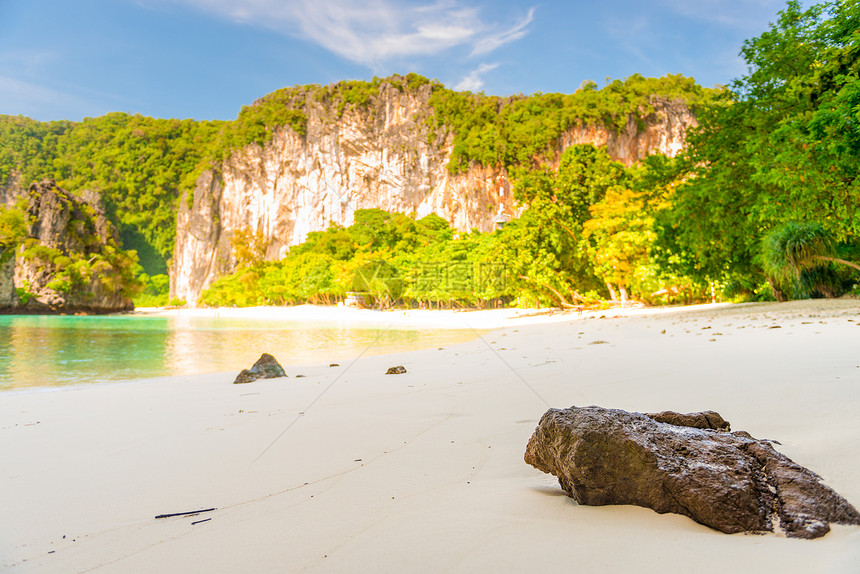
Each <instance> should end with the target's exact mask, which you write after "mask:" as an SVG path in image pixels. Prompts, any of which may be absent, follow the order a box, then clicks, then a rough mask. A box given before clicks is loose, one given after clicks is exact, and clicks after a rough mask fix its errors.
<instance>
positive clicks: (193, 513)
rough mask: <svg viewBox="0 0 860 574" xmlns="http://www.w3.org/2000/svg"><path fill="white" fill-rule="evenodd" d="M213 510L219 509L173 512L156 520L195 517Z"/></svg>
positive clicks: (161, 515) (160, 515) (159, 516)
mask: <svg viewBox="0 0 860 574" xmlns="http://www.w3.org/2000/svg"><path fill="white" fill-rule="evenodd" d="M213 510H217V508H205V509H203V510H189V511H188V512H172V513H170V514H159V515H158V516H156V517H155V519H156V520H158V519H159V518H173V517H174V516H195V515H197V514H203V513H204V512H212V511H213Z"/></svg>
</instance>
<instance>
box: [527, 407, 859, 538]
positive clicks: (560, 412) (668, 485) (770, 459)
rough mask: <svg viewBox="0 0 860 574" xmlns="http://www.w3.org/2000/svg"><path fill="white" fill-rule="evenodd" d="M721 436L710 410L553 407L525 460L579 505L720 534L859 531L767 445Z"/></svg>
mask: <svg viewBox="0 0 860 574" xmlns="http://www.w3.org/2000/svg"><path fill="white" fill-rule="evenodd" d="M651 417H655V418H656V419H658V420H655V418H651ZM658 421H672V422H674V423H675V424H671V423H670V422H658ZM709 426H713V427H717V428H707V427H709ZM700 427H701V428H700ZM718 429H728V423H727V422H726V421H724V420H723V419H722V417H720V416H719V415H718V414H717V413H713V412H712V411H708V412H706V413H693V414H691V415H680V414H678V413H671V412H664V413H659V414H655V415H644V414H640V413H629V412H626V411H622V410H617V409H605V408H601V407H571V408H569V409H550V410H548V411H547V412H546V413H545V414H544V415H543V417H542V418H541V420H540V423H539V424H538V427H537V429H536V430H535V433H534V435H533V436H532V438H531V440H529V443H528V446H527V447H526V454H525V460H526V462H527V463H529V464H531V465H532V466H534V467H536V468H538V469H540V470H542V471H544V472H548V473H551V474H553V475H555V476H556V477H558V481H559V484H560V485H561V487H562V489H564V490H565V491H566V492H567V493H568V495H570V496H571V497H572V498H574V499H575V500H576V501H577V502H579V503H580V504H589V505H604V504H635V505H637V506H644V507H646V508H651V509H653V510H655V511H657V512H659V513H661V514H662V513H666V512H674V513H677V514H683V515H684V516H689V517H690V518H692V519H693V520H695V521H696V522H700V523H702V524H705V525H707V526H710V527H712V528H715V529H717V530H720V531H721V532H726V533H735V532H759V533H760V532H772V531H774V530H777V531H782V532H784V533H785V535H786V536H789V537H793V538H817V537H819V536H823V535H824V534H826V533H827V532H829V531H830V524H829V523H830V522H834V523H837V524H860V514H858V512H857V510H856V509H855V508H854V507H853V506H851V504H849V503H848V502H847V501H846V500H845V499H844V498H842V497H841V496H840V495H839V494H837V493H836V492H834V491H833V490H832V489H830V488H829V487H827V486H825V485H824V484H822V483H821V477H820V476H818V475H817V474H815V473H814V472H812V471H810V470H808V469H806V468H804V467H802V466H800V465H798V464H796V463H794V462H793V461H792V460H790V459H789V458H788V457H786V456H784V455H782V454H780V453H778V452H777V451H776V450H774V448H773V447H772V446H771V444H770V442H768V441H763V440H757V439H754V438H752V437H751V436H749V434H748V433H745V432H743V431H740V432H736V433H729V432H725V431H722V430H718Z"/></svg>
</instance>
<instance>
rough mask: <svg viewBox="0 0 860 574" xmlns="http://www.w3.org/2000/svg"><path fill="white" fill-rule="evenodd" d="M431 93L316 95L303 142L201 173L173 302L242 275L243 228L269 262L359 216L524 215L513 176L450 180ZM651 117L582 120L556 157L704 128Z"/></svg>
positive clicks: (668, 115) (465, 220)
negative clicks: (347, 98)
mask: <svg viewBox="0 0 860 574" xmlns="http://www.w3.org/2000/svg"><path fill="white" fill-rule="evenodd" d="M431 95H432V87H431V86H430V85H425V86H422V87H420V88H417V89H414V90H403V89H401V88H400V87H398V86H397V84H396V82H388V81H385V82H383V84H382V85H381V86H380V88H379V91H378V93H377V94H375V95H374V96H373V97H372V98H371V101H370V102H369V103H368V106H367V107H366V108H351V107H346V108H343V107H341V106H339V105H338V103H337V101H335V100H324V101H323V100H319V99H318V98H316V97H315V96H314V95H313V91H309V92H308V94H307V97H306V99H305V102H304V107H303V111H304V113H305V114H306V115H307V125H306V129H305V130H304V133H301V134H300V133H298V132H296V131H294V130H293V128H291V127H290V126H286V125H285V126H280V127H277V128H274V129H273V130H272V137H271V141H269V142H268V143H266V144H265V145H263V146H260V145H257V144H251V145H248V146H246V147H245V148H243V149H239V150H236V151H235V152H234V153H232V154H231V155H230V157H228V158H226V159H225V160H224V161H223V162H221V163H219V164H218V165H217V166H216V167H215V169H213V170H207V171H205V172H204V173H202V174H201V176H200V177H199V178H198V180H197V182H196V187H195V189H194V190H193V193H192V192H190V191H189V195H187V196H186V197H184V198H182V199H181V200H180V201H179V213H178V214H177V229H176V247H175V249H174V252H173V259H172V261H173V267H172V269H171V273H170V294H171V297H177V298H179V299H183V300H186V301H188V303H189V305H191V306H193V305H194V304H195V302H196V301H197V298H198V296H199V294H200V293H201V292H202V291H203V290H204V289H206V288H207V287H209V286H210V285H212V283H213V282H214V281H215V280H216V279H217V278H218V277H219V276H221V275H224V274H227V273H231V272H233V271H234V270H235V269H236V265H237V260H236V256H235V253H234V249H233V246H232V243H231V239H232V238H233V236H234V234H235V233H236V232H237V231H240V230H244V229H251V230H256V231H259V232H260V233H262V235H263V238H264V239H265V242H266V245H267V249H266V254H265V258H266V260H270V261H271V260H278V259H281V258H282V257H284V255H285V254H286V253H287V251H288V250H289V248H290V246H292V245H296V244H298V243H301V242H303V241H304V240H305V239H306V238H307V235H308V233H309V232H312V231H323V230H325V229H327V228H328V226H329V225H330V224H331V223H337V224H339V225H343V226H348V225H351V224H352V223H353V221H354V215H355V211H356V210H357V209H367V208H375V207H384V208H385V209H386V210H387V211H397V212H400V213H415V214H416V216H417V217H424V216H426V215H429V214H430V213H435V214H436V215H439V216H441V217H443V218H444V219H445V220H447V221H449V222H451V225H452V226H453V227H454V228H456V229H457V230H459V231H470V230H472V229H479V230H480V231H485V232H487V231H492V230H493V229H494V226H495V222H494V220H495V218H496V214H497V213H498V212H499V208H501V210H502V213H503V214H505V215H508V216H513V217H516V216H517V215H518V214H519V213H520V212H521V210H520V207H519V206H518V204H517V201H516V198H515V197H514V194H513V189H512V184H511V177H510V174H508V173H507V171H506V170H505V169H504V168H499V167H495V166H481V165H478V164H473V165H471V166H470V167H469V168H468V169H467V170H465V171H463V172H461V173H456V174H453V173H451V172H450V171H449V170H448V167H447V166H448V163H449V161H450V160H451V154H452V151H453V147H454V145H453V144H454V136H453V132H452V131H451V130H450V129H448V128H444V127H440V128H436V129H434V133H433V135H432V136H431V133H430V132H431V128H430V122H428V119H432V118H433V117H434V116H435V113H434V110H433V107H432V106H431V104H430V99H431ZM651 106H652V108H653V113H650V114H648V115H646V116H645V117H643V118H641V121H640V120H639V119H638V118H636V117H635V116H633V115H632V114H631V115H630V116H629V118H628V121H627V125H626V126H625V127H624V128H623V129H618V128H616V127H615V126H612V127H607V126H605V125H602V124H601V123H599V122H591V123H588V122H584V121H583V122H574V123H573V125H571V127H570V128H569V129H568V130H566V131H565V132H564V133H562V134H561V136H560V138H559V140H558V141H557V142H556V145H555V148H554V149H553V150H551V151H550V152H549V158H548V159H549V162H550V163H551V164H553V167H557V165H558V162H559V161H560V155H561V153H562V152H563V151H564V150H565V149H567V148H568V147H570V146H572V145H576V144H594V145H595V146H597V147H602V146H606V148H607V151H608V152H609V155H610V156H611V157H612V159H613V160H617V161H621V162H623V163H624V164H626V165H631V164H632V163H634V162H636V161H638V160H640V159H642V158H644V157H646V156H648V155H650V154H652V153H654V152H660V153H663V154H664V155H668V156H674V155H675V154H676V153H677V152H678V151H679V150H680V149H681V148H682V147H683V145H684V141H685V132H686V130H687V128H689V127H691V126H694V125H696V120H695V117H694V115H693V113H692V111H691V110H690V108H689V107H687V106H686V105H685V104H683V103H681V102H673V101H667V100H665V99H660V98H655V99H654V100H652V101H651Z"/></svg>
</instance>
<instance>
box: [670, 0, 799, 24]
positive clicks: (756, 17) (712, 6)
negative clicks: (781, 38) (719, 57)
mask: <svg viewBox="0 0 860 574" xmlns="http://www.w3.org/2000/svg"><path fill="white" fill-rule="evenodd" d="M661 3H662V4H663V5H664V6H666V7H667V8H668V9H669V10H671V11H673V12H676V13H678V14H681V15H682V16H686V17H688V18H693V19H696V20H703V21H705V22H712V23H716V24H722V25H724V26H728V27H731V28H739V29H748V28H755V29H758V28H761V27H762V25H763V24H766V23H767V22H769V21H772V20H775V19H776V13H777V12H778V11H779V10H782V9H783V8H784V7H785V1H784V0H695V1H690V0H661Z"/></svg>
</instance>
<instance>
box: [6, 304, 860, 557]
mask: <svg viewBox="0 0 860 574" xmlns="http://www.w3.org/2000/svg"><path fill="white" fill-rule="evenodd" d="M341 311H348V312H349V313H351V311H350V310H332V313H335V312H341ZM170 312H177V311H170ZM178 312H179V313H190V312H210V313H211V312H215V311H212V310H201V311H190V310H181V311H178ZM217 312H218V313H221V316H224V314H229V313H236V314H242V316H245V317H256V318H259V319H260V320H264V319H265V318H267V317H268V318H273V317H275V316H276V315H278V314H279V313H281V312H282V311H279V310H272V309H257V310H226V309H222V310H218V311H217ZM292 313H293V315H294V316H295V314H296V313H308V317H313V318H315V319H317V320H321V319H318V317H319V313H318V312H317V313H316V314H314V313H313V309H306V310H304V311H302V310H299V311H296V310H293V311H292ZM402 313H403V312H396V311H393V312H388V313H382V315H386V316H387V317H391V318H396V317H401V316H402V317H405V318H404V319H402V320H403V321H406V322H409V321H410V316H411V315H410V313H411V312H408V313H406V314H403V315H400V314H402ZM430 313H439V312H430ZM441 313H447V315H427V316H426V318H424V319H418V318H417V317H424V315H418V316H416V317H413V318H412V319H411V321H412V322H413V323H421V322H422V321H430V322H431V323H432V322H434V321H435V322H436V323H434V324H437V325H441V324H455V326H456V327H457V328H463V320H464V317H465V318H466V319H465V321H466V323H465V324H466V326H468V327H472V328H474V329H495V330H493V331H490V332H489V333H487V334H483V335H481V336H480V337H477V338H476V339H475V340H473V341H470V342H466V343H460V344H457V345H452V346H448V347H445V348H443V349H437V348H432V349H426V350H421V351H415V352H410V353H402V354H397V355H373V354H371V353H367V354H364V355H362V356H361V357H359V358H357V359H356V358H355V357H346V356H342V357H341V356H338V357H332V360H331V362H337V363H339V364H340V366H339V367H329V365H328V362H326V363H325V364H307V365H298V366H296V365H289V366H285V368H286V371H287V374H288V378H280V379H269V380H259V381H256V382H253V383H249V384H245V385H234V384H232V382H233V379H234V377H235V376H236V374H237V372H238V371H239V370H241V369H242V368H246V367H249V366H250V365H236V369H235V371H231V372H225V373H220V374H215V375H206V376H196V377H175V378H164V379H157V380H147V381H139V382H133V383H123V384H96V385H90V386H87V387H77V388H57V389H50V390H35V391H12V392H6V393H2V394H0V453H2V461H3V464H2V471H0V500H2V508H3V511H2V518H0V570H2V571H4V572H13V573H25V572H26V573H29V572H33V573H57V572H62V573H78V572H81V573H82V572H98V573H108V572H110V573H114V572H116V573H135V572H147V573H148V572H207V573H221V572H224V573H227V572H368V573H370V572H373V573H378V572H470V573H471V572H527V571H541V570H543V571H547V572H557V571H568V572H630V571H636V572H642V573H650V572H655V573H656V572H661V573H664V572H682V571H683V572H697V573H717V572H719V573H725V572H845V573H849V572H857V571H858V564H860V527H847V526H833V530H832V531H831V532H830V533H829V534H827V535H826V536H825V537H823V538H820V539H817V540H812V541H806V540H792V539H786V538H781V537H779V536H776V535H761V536H759V535H743V534H738V535H726V534H722V533H720V532H717V531H715V530H711V529H709V528H707V527H705V526H702V525H699V524H697V523H695V522H693V521H692V520H690V519H688V518H685V517H682V516H677V515H659V514H656V513H655V512H653V511H651V510H648V509H643V508H638V507H631V506H605V507H589V506H580V505H578V504H576V503H575V502H574V501H573V500H572V499H570V498H568V497H567V496H566V495H565V494H564V493H563V492H562V491H561V489H560V488H559V486H558V483H557V482H556V480H555V479H554V478H553V477H552V476H549V475H545V474H542V473H541V472H539V471H537V470H535V469H534V468H532V467H530V466H528V465H527V464H525V462H524V461H523V452H524V450H525V446H526V443H527V441H528V439H529V437H530V436H531V434H532V432H533V430H534V428H535V425H536V424H537V421H538V419H539V418H540V417H541V415H542V414H543V413H544V412H545V411H546V409H547V408H548V407H550V406H552V407H567V406H570V405H574V404H575V405H600V406H604V407H613V408H621V409H626V410H630V411H640V412H654V411H662V410H675V411H682V412H692V411H701V410H707V409H712V410H716V411H718V412H719V413H720V414H721V415H722V416H723V417H724V418H725V419H727V420H728V421H730V422H731V424H732V429H733V430H740V429H742V430H746V431H748V432H750V433H751V434H752V435H753V436H755V437H758V438H769V439H775V440H778V441H779V442H780V443H781V446H777V448H778V450H779V451H780V452H782V453H784V454H786V455H787V456H789V457H790V458H792V459H793V460H794V461H796V462H797V463H799V464H802V465H804V466H806V467H808V468H810V469H811V470H813V471H815V472H817V473H818V474H820V475H821V476H822V477H823V479H824V481H825V483H826V484H828V485H829V486H831V487H832V488H834V489H835V490H836V491H837V492H839V493H840V494H842V495H843V496H844V497H846V498H847V499H848V500H849V501H850V502H851V503H853V504H854V505H855V506H860V416H858V413H860V300H856V299H854V300H851V299H841V300H830V301H801V302H791V303H773V304H744V305H728V306H701V307H697V308H681V309H668V310H667V309H658V310H655V309H637V310H624V312H623V313H622V312H621V311H618V310H610V311H603V312H598V313H591V314H588V313H585V314H583V315H582V316H580V315H578V314H576V313H572V314H558V313H556V314H552V315H550V314H543V315H539V316H537V317H530V318H529V317H520V318H516V317H513V316H509V317H506V316H504V314H500V313H499V312H487V313H489V314H488V315H486V316H482V315H481V314H480V313H481V312H470V313H467V312H459V313H458V312H441ZM493 313H495V315H493ZM508 313H510V312H508ZM521 314H526V312H523V313H521ZM364 316H365V317H371V315H367V314H364ZM341 317H343V320H344V321H351V320H353V319H350V318H349V316H348V315H347V314H342V315H341ZM356 317H357V316H356ZM376 317H378V315H376ZM601 317H602V318H601ZM354 320H356V321H357V320H358V319H357V318H356V319H354ZM361 320H362V321H363V320H365V319H361ZM367 320H370V319H367ZM374 320H376V319H374ZM385 320H388V319H385ZM385 320H383V322H382V324H386V323H385V322H384V321H385ZM397 320H401V319H397ZM422 324H423V323H422ZM265 351H266V349H260V352H265ZM394 365H403V366H405V367H406V369H407V371H408V372H407V373H405V374H402V375H385V374H384V373H385V371H386V369H387V368H388V367H391V366H394ZM297 375H304V376H303V377H301V378H299V377H297ZM210 508H215V510H212V511H210V512H206V513H202V514H199V515H197V516H176V517H171V518H161V519H156V518H155V517H156V516H157V515H161V514H170V513H180V512H186V511H191V510H198V509H210Z"/></svg>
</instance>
